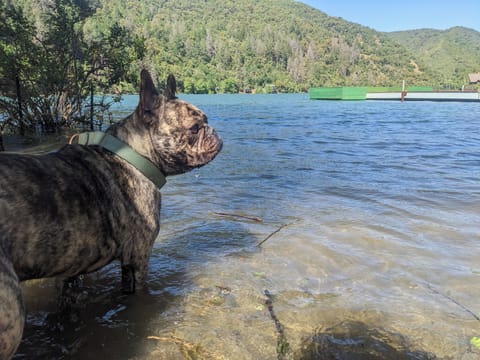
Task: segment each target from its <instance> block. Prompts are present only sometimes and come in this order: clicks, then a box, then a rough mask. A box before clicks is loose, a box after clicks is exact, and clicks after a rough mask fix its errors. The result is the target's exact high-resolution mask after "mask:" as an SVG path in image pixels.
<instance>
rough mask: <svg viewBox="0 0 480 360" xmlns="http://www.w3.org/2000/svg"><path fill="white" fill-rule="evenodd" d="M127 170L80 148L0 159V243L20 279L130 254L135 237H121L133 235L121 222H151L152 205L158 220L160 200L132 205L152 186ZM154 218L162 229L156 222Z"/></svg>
mask: <svg viewBox="0 0 480 360" xmlns="http://www.w3.org/2000/svg"><path fill="white" fill-rule="evenodd" d="M125 167H127V165H126V164H123V163H122V162H121V161H120V160H118V159H117V158H114V157H113V155H112V154H110V153H108V152H106V151H104V150H103V149H100V148H98V147H84V146H79V145H75V146H66V147H65V148H63V149H61V150H60V151H59V152H57V153H52V154H49V155H43V156H28V155H15V154H6V155H1V156H0V246H1V248H2V249H3V251H4V252H5V255H6V256H7V257H8V258H9V259H10V261H11V262H12V263H13V266H14V270H15V272H16V274H17V275H18V277H19V280H20V281H23V280H27V279H33V278H42V277H51V276H57V275H61V276H64V277H71V276H76V275H78V274H82V273H87V272H91V271H94V270H96V269H98V268H100V267H102V266H104V265H106V264H107V263H109V262H110V261H112V260H114V259H116V258H119V257H120V256H121V254H122V253H124V252H130V251H131V250H129V249H125V247H126V246H131V245H132V244H131V241H126V243H127V244H125V242H124V241H121V239H124V238H126V237H128V233H129V232H131V229H130V231H129V229H128V228H126V227H124V226H122V222H123V223H130V224H131V222H130V219H131V218H135V217H136V216H141V217H142V219H143V220H144V216H145V210H147V211H153V214H150V217H151V216H152V215H153V216H154V217H155V211H154V209H153V208H152V207H157V206H158V198H157V197H156V196H153V198H154V199H152V201H151V207H149V208H148V209H145V206H144V208H139V206H138V204H135V203H133V201H132V199H135V196H132V194H131V193H129V192H130V191H135V187H136V186H137V187H138V188H142V189H148V188H152V190H153V187H152V186H151V184H149V183H148V181H144V182H145V184H143V183H142V184H140V183H137V184H135V182H140V181H142V178H141V177H137V178H136V177H132V176H129V171H134V170H132V169H128V168H127V170H128V171H126V170H125ZM144 191H145V190H144ZM155 192H156V191H155V190H153V191H152V193H153V194H155ZM142 206H143V205H142ZM140 212H141V214H140ZM151 222H152V224H151V225H152V229H151V231H152V232H157V231H158V221H157V219H151ZM133 228H135V226H133ZM135 230H137V229H135ZM137 236H138V233H137Z"/></svg>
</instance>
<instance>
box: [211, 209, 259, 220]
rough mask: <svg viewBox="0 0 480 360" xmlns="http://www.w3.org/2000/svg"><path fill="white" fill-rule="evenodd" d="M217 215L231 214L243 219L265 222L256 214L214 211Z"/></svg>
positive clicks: (230, 215)
mask: <svg viewBox="0 0 480 360" xmlns="http://www.w3.org/2000/svg"><path fill="white" fill-rule="evenodd" d="M214 214H215V215H219V216H229V217H236V218H241V219H247V220H252V221H255V222H263V220H262V219H261V218H259V217H255V216H248V215H239V214H231V213H224V212H216V211H215V212H214Z"/></svg>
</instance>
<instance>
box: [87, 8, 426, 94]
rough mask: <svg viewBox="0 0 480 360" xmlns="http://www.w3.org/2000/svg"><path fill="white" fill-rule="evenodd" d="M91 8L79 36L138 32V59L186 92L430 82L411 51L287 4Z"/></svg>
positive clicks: (363, 29)
mask: <svg viewBox="0 0 480 360" xmlns="http://www.w3.org/2000/svg"><path fill="white" fill-rule="evenodd" d="M99 3H100V7H99V8H98V9H97V11H96V13H95V15H94V16H92V17H91V18H89V19H88V21H87V24H86V25H85V31H86V34H87V35H88V36H90V37H92V38H95V37H97V36H102V34H105V32H107V31H108V28H109V27H110V26H111V25H112V24H113V23H118V24H119V25H120V26H122V27H125V28H126V29H128V31H130V32H132V33H135V34H141V35H142V36H143V38H144V39H145V47H146V57H145V61H146V62H148V63H149V65H150V66H151V67H152V68H154V69H155V72H156V73H157V74H159V75H160V76H161V77H162V78H164V77H165V74H166V73H168V72H173V73H175V74H178V77H179V79H181V87H183V90H184V91H186V92H197V93H198V92H236V91H244V90H248V89H257V90H261V89H268V88H269V87H268V86H269V85H274V86H275V87H276V89H277V90H278V91H305V90H307V89H308V88H309V87H310V86H312V85H324V86H331V85H366V84H368V85H394V84H396V85H398V84H399V83H400V82H401V81H402V80H406V81H407V82H409V83H412V84H413V83H414V84H419V85H421V84H427V83H430V82H431V81H432V76H431V74H430V73H429V71H428V69H426V68H425V66H424V65H423V64H422V63H418V61H416V60H415V56H414V55H413V53H411V52H409V51H408V50H406V49H405V48H404V47H403V46H399V45H398V44H397V43H395V42H394V41H392V40H391V39H390V38H389V37H388V36H386V35H385V34H382V33H379V32H376V31H374V30H371V29H369V28H366V27H363V26H360V25H357V24H353V23H349V22H346V21H344V20H342V19H338V18H332V17H329V16H327V15H326V14H324V13H322V12H321V11H318V10H315V9H313V8H311V7H309V6H306V5H304V4H302V3H299V2H295V1H293V0H259V1H250V0H222V1H218V0H196V1H191V0H175V1H158V0H143V1H137V0H123V1H120V0H99ZM270 88H271V87H270Z"/></svg>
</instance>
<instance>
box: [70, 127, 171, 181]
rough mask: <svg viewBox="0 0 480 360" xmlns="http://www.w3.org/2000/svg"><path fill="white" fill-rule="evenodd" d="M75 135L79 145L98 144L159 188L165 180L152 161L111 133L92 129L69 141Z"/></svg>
mask: <svg viewBox="0 0 480 360" xmlns="http://www.w3.org/2000/svg"><path fill="white" fill-rule="evenodd" d="M75 137H76V138H77V139H78V140H77V143H78V144H80V145H98V146H101V147H103V148H104V149H107V150H108V151H111V152H112V153H114V154H116V155H118V156H120V157H121V158H122V159H124V160H125V161H127V162H128V163H130V164H131V165H133V166H134V167H135V168H137V170H139V171H140V172H141V173H142V174H143V175H145V176H146V177H147V178H148V179H149V180H150V181H151V182H153V183H154V184H155V185H156V186H157V187H158V188H159V189H161V188H162V186H163V185H165V183H166V182H167V180H166V179H165V175H163V173H162V172H161V171H160V169H159V168H158V167H157V166H156V165H155V164H154V163H152V162H151V161H150V160H148V159H147V158H146V157H144V156H142V155H140V154H139V153H137V152H136V151H135V150H133V149H132V148H131V147H130V146H129V145H128V144H126V143H124V142H123V141H121V140H119V139H117V138H116V137H114V136H112V135H109V134H106V133H104V132H102V131H92V132H86V133H81V134H78V135H74V136H73V137H72V139H71V140H70V142H72V140H74V138H75Z"/></svg>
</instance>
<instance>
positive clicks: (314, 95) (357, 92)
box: [309, 86, 368, 100]
mask: <svg viewBox="0 0 480 360" xmlns="http://www.w3.org/2000/svg"><path fill="white" fill-rule="evenodd" d="M367 92H368V88H366V87H348V86H344V87H316V88H311V89H310V91H309V95H310V99H316V100H365V99H366V98H367Z"/></svg>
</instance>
